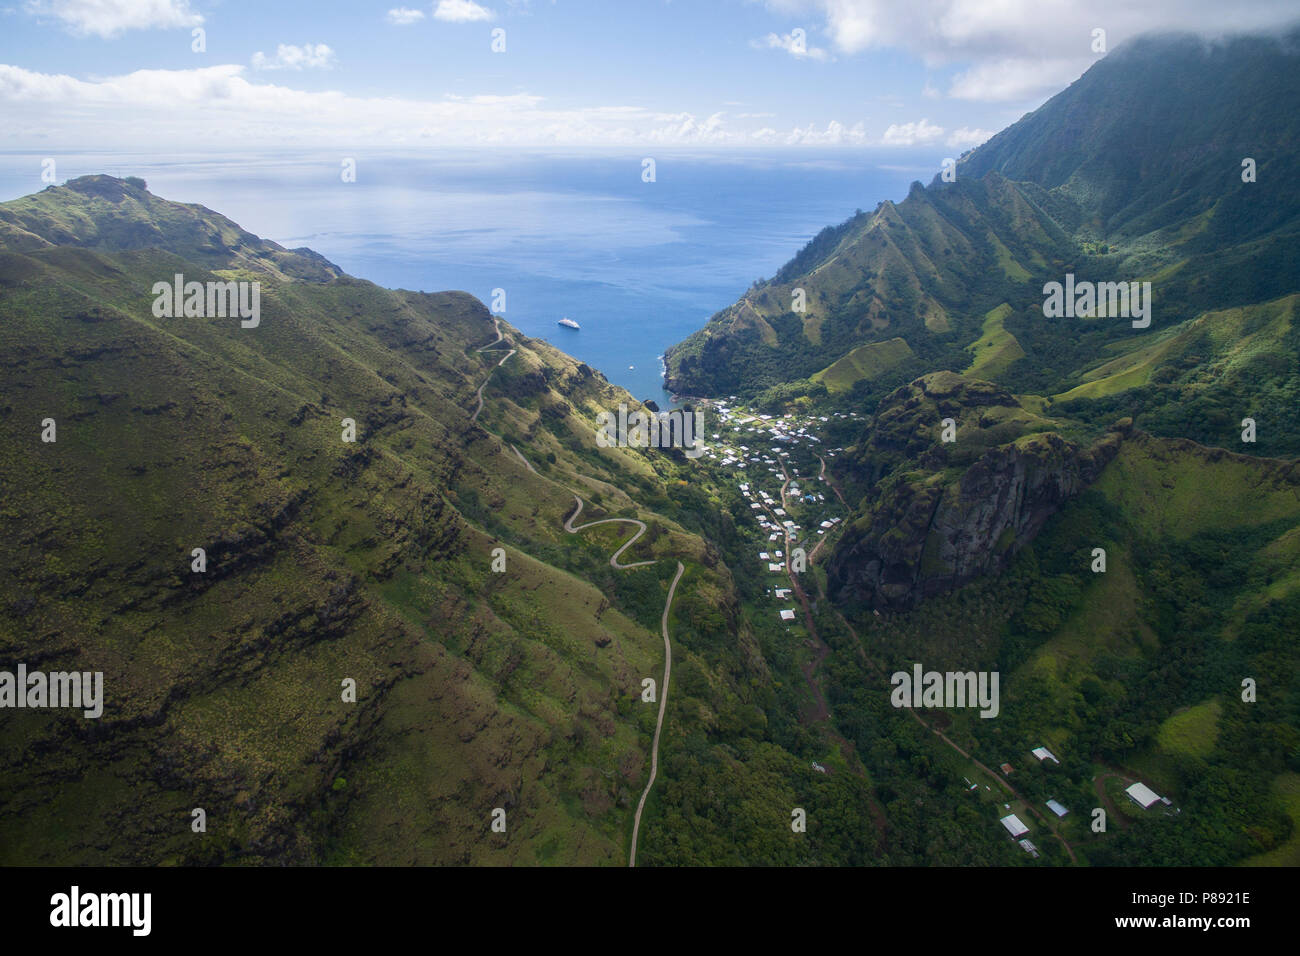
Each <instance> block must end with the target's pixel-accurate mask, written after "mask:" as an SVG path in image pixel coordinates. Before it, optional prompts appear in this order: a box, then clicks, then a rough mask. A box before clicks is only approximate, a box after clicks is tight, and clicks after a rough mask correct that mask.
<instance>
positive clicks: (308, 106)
mask: <svg viewBox="0 0 1300 956" xmlns="http://www.w3.org/2000/svg"><path fill="white" fill-rule="evenodd" d="M1296 19H1297V7H1296V3H1295V0H1236V2H1233V3H1224V2H1222V0H1178V2H1173V0H1143V2H1141V3H1134V2H1133V0H1091V2H1088V3H1073V2H1066V0H675V2H670V0H435V2H433V3H424V4H416V3H414V2H404V3H398V4H394V3H392V2H387V3H383V2H381V3H363V2H347V3H335V2H329V3H325V2H319V0H310V2H297V0H287V2H274V3H269V2H266V0H259V2H256V3H254V2H245V0H0V130H2V131H3V132H0V149H11V150H13V149H30V150H47V149H48V150H54V149H143V150H163V151H168V150H171V151H177V152H183V151H189V150H194V149H199V150H209V149H250V148H252V149H259V148H279V147H288V148H293V147H313V148H314V147H318V146H319V147H327V148H345V149H346V148H349V147H353V148H356V147H362V146H365V147H370V148H375V147H393V148H402V147H411V148H418V147H424V146H429V145H433V146H464V147H475V148H478V147H485V146H492V147H500V148H507V149H508V148H523V147H528V148H535V147H555V148H563V149H577V150H595V149H601V148H620V149H626V148H628V147H637V148H645V149H650V148H654V147H661V148H670V147H671V148H679V147H680V148H689V147H697V146H702V147H708V148H711V149H727V148H737V147H739V148H746V149H754V148H760V149H761V148H764V147H801V146H814V147H819V148H825V147H838V146H845V147H853V146H859V147H861V146H870V147H881V148H890V147H899V148H906V147H918V146H924V147H929V148H942V149H945V150H950V151H951V153H952V155H954V156H956V155H959V154H960V153H961V152H962V151H964V150H966V149H969V148H971V147H974V146H976V145H978V144H979V143H980V142H982V141H984V140H985V139H987V138H988V137H989V136H990V135H991V134H992V133H994V132H996V131H997V130H1000V129H1003V128H1004V127H1006V126H1008V125H1010V124H1011V123H1013V122H1014V121H1015V120H1016V119H1018V118H1019V117H1020V116H1022V115H1024V114H1025V113H1026V112H1029V111H1030V110H1032V109H1034V108H1036V107H1037V106H1039V105H1041V104H1042V103H1043V102H1044V101H1045V100H1046V99H1047V98H1048V97H1050V96H1051V95H1052V94H1053V93H1055V92H1057V91H1058V90H1060V89H1062V88H1064V87H1065V86H1066V85H1068V84H1069V83H1070V82H1071V81H1073V80H1074V79H1076V78H1077V77H1078V76H1080V75H1081V74H1082V73H1083V72H1084V71H1085V70H1086V69H1087V68H1088V67H1089V66H1090V65H1092V64H1093V63H1094V62H1096V61H1097V60H1098V59H1099V58H1100V57H1102V56H1104V55H1105V51H1108V50H1110V49H1114V48H1115V46H1116V45H1118V44H1121V43H1122V42H1124V41H1125V40H1127V39H1129V38H1131V37H1132V36H1134V35H1136V34H1139V33H1143V32H1147V31H1152V30H1169V29H1190V30H1196V31H1199V32H1203V33H1206V34H1208V35H1211V36H1213V35H1220V34H1222V33H1223V32H1225V31H1237V30H1241V31H1245V30H1259V29H1271V28H1278V27H1281V26H1285V25H1287V24H1288V23H1291V22H1294V21H1295V20H1296ZM1098 31H1104V34H1099V33H1098ZM1099 41H1100V42H1099Z"/></svg>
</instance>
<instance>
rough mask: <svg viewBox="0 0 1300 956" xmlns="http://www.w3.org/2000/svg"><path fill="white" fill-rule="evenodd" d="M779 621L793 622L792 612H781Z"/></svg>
mask: <svg viewBox="0 0 1300 956" xmlns="http://www.w3.org/2000/svg"><path fill="white" fill-rule="evenodd" d="M781 620H783V621H793V620H794V611H791V610H788V609H787V610H784V611H782V612H781Z"/></svg>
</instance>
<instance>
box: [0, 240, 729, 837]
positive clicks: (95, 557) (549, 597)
mask: <svg viewBox="0 0 1300 956" xmlns="http://www.w3.org/2000/svg"><path fill="white" fill-rule="evenodd" d="M29 245H30V246H32V248H30V249H29V251H28V252H27V253H26V254H16V253H12V252H0V279H2V280H3V291H0V304H2V306H3V312H4V314H5V315H6V316H7V320H6V322H5V323H4V324H3V326H2V327H0V345H3V348H4V355H5V356H6V358H5V360H4V363H3V366H2V367H0V374H2V375H3V381H4V383H5V388H4V395H5V399H4V404H3V407H0V432H3V435H4V441H3V448H4V449H5V451H4V453H3V455H2V456H0V481H3V486H4V487H5V489H6V497H5V502H4V505H3V510H2V511H0V525H2V526H3V530H4V533H5V535H6V538H7V540H8V541H10V542H11V546H10V547H9V548H7V549H6V551H5V555H4V558H3V565H4V571H5V573H4V576H3V582H4V583H3V584H2V585H0V606H4V607H6V608H8V609H9V611H10V613H9V614H7V615H6V616H5V618H4V619H3V624H2V625H0V646H2V647H3V650H4V657H5V659H6V660H7V661H8V660H13V661H18V660H25V661H27V662H28V663H29V665H31V666H36V664H37V663H38V662H42V663H44V664H45V665H46V666H47V667H48V668H49V669H55V668H59V667H65V666H76V667H78V668H79V669H87V670H103V671H104V672H105V682H106V697H107V704H106V710H105V716H104V718H103V719H102V720H101V721H100V722H99V724H98V725H97V729H98V731H99V733H98V734H96V735H93V736H85V735H81V734H77V733H76V731H77V729H78V727H79V723H78V721H77V720H74V719H71V718H68V717H66V716H64V715H61V714H50V713H40V712H30V711H28V712H22V713H19V714H15V715H14V716H13V718H12V719H8V720H7V722H6V724H5V727H4V733H3V736H2V737H0V749H2V751H3V755H4V759H5V761H6V765H7V766H10V767H11V768H15V772H14V773H13V774H7V775H6V777H5V784H4V786H3V788H2V789H0V803H3V805H4V807H5V812H4V814H3V816H2V817H0V831H2V832H3V834H4V838H3V839H0V846H3V847H4V851H3V857H4V860H5V862H11V863H12V862H80V863H96V862H97V863H107V862H119V863H120V862H137V863H156V862H165V861H181V862H198V861H202V860H226V861H232V860H243V859H248V860H275V861H281V862H292V861H303V860H311V859H321V858H322V856H321V854H322V853H325V854H328V856H327V857H325V858H328V859H333V860H348V861H369V862H422V863H438V862H442V863H448V862H465V861H471V862H480V861H489V860H495V861H503V862H504V861H519V862H556V863H561V862H584V863H597V862H608V863H620V862H622V861H623V860H624V859H625V858H626V840H627V830H628V828H629V826H630V823H629V821H630V808H631V805H632V804H633V803H634V794H635V793H636V792H638V791H639V788H640V786H641V785H642V784H643V782H644V777H645V773H646V771H647V767H646V766H645V764H646V761H645V757H644V755H645V753H646V752H647V750H648V742H649V730H650V728H651V726H652V722H653V715H652V713H651V711H652V710H653V708H650V707H648V706H643V705H640V704H639V686H640V678H641V677H642V676H645V675H646V674H654V673H657V672H658V670H659V668H660V667H661V666H662V662H661V658H662V642H661V640H660V638H659V635H658V612H659V610H660V609H661V607H662V595H663V593H664V588H665V586H666V581H662V580H659V578H661V577H662V576H663V573H664V572H663V570H662V569H661V568H659V567H656V568H652V569H645V570H640V571H635V572H627V575H626V576H625V577H623V578H619V579H617V580H614V578H613V572H611V571H610V570H609V569H608V566H607V564H606V560H607V557H608V554H609V552H610V551H611V550H613V548H614V547H615V546H616V545H617V543H618V541H619V540H621V539H619V538H618V537H617V533H616V532H610V533H608V534H606V533H604V529H599V531H600V533H595V532H593V533H589V534H588V535H586V536H584V537H583V539H582V540H580V541H578V542H577V543H576V546H575V541H574V539H573V538H572V536H568V535H566V534H565V533H564V532H563V530H562V528H561V524H562V521H563V518H564V516H565V515H566V514H567V512H568V511H569V510H570V509H571V507H572V493H571V492H570V491H569V490H568V487H566V486H567V485H568V484H570V483H572V481H571V479H572V477H573V476H574V475H576V474H577V473H579V472H581V473H583V474H584V475H591V476H593V477H592V479H590V481H589V484H591V485H592V486H591V492H590V493H591V494H592V495H593V499H592V500H593V501H595V502H597V504H596V505H594V506H593V509H592V514H593V517H599V516H601V508H600V507H599V502H600V501H602V500H603V501H604V503H605V504H606V505H607V506H609V507H612V508H618V509H620V510H623V511H627V510H629V509H630V508H631V507H632V506H631V500H630V499H629V498H628V497H627V496H626V494H623V493H622V492H620V491H618V490H616V489H617V488H618V487H620V486H626V485H628V484H629V483H630V482H632V481H634V480H640V481H648V482H654V481H657V480H658V479H657V478H655V473H654V472H653V471H651V470H649V469H648V468H646V466H645V463H644V461H643V460H641V459H640V458H639V456H634V455H631V454H629V453H627V452H625V451H622V450H617V449H613V450H604V451H600V452H597V451H594V450H591V446H592V444H593V443H592V442H591V436H590V425H589V422H590V421H591V420H592V419H591V416H590V414H589V411H590V409H592V408H594V407H596V406H597V405H602V406H608V405H609V404H611V403H612V404H617V400H618V399H619V398H622V399H624V400H629V399H628V398H627V396H626V395H623V394H622V393H618V392H617V391H616V390H614V389H612V388H611V387H610V386H609V385H608V384H607V383H604V382H603V380H602V379H599V378H596V377H594V376H592V375H591V373H590V370H584V369H583V368H582V367H580V366H579V364H578V363H576V362H573V361H572V360H570V359H567V358H564V357H561V356H559V353H556V352H554V351H553V350H550V349H549V348H548V347H545V346H543V345H541V344H540V343H538V344H536V347H535V348H533V347H529V345H528V344H526V343H521V345H522V347H521V351H520V354H519V355H517V356H515V358H513V359H512V360H511V363H514V364H513V365H511V366H509V367H510V368H511V373H510V374H507V375H505V376H502V381H501V382H497V381H496V380H495V379H494V381H493V383H492V384H490V385H489V387H488V390H487V394H488V398H489V403H490V407H491V406H499V405H501V404H502V403H501V402H500V401H498V400H494V396H493V390H494V389H496V388H498V387H505V388H508V389H511V394H513V395H514V396H515V402H514V403H513V407H512V406H511V405H510V404H509V403H507V404H506V407H507V408H510V409H511V410H510V411H509V412H508V413H507V414H509V416H510V417H511V420H512V421H515V422H527V423H528V424H526V425H522V426H519V427H522V429H523V431H524V432H526V433H528V432H531V434H532V437H533V438H535V439H536V446H537V447H536V448H533V447H530V448H529V453H530V454H542V453H544V451H545V450H546V449H551V453H552V454H554V455H555V456H556V461H555V463H554V464H552V463H550V462H549V461H546V460H541V461H540V465H541V468H540V469H539V470H540V471H542V472H543V474H534V473H532V472H531V471H529V470H528V469H527V468H525V467H524V466H523V465H522V464H521V463H520V462H519V460H518V459H517V458H516V457H515V456H514V455H513V453H512V452H511V451H510V450H509V449H507V448H504V447H503V446H502V445H501V444H500V443H499V442H498V441H496V440H495V439H494V438H491V437H490V436H489V435H488V434H487V433H485V432H484V431H482V430H481V429H478V428H476V427H475V426H474V425H472V424H471V423H470V422H469V414H468V412H469V410H470V409H472V408H473V406H474V394H473V393H474V389H475V388H476V387H477V385H478V384H479V383H480V382H481V381H482V380H483V379H484V378H485V377H486V376H487V374H488V371H489V370H490V368H491V366H493V365H495V364H496V362H497V360H498V356H494V355H493V354H492V353H491V352H489V353H484V354H479V353H477V352H476V351H475V349H476V348H477V347H478V346H480V345H483V344H486V343H488V342H490V341H491V338H492V324H491V321H490V319H489V316H488V315H487V313H486V310H484V309H483V307H482V306H481V305H480V304H479V303H477V302H475V301H474V300H472V299H471V298H469V297H468V296H464V295H460V294H441V295H422V294H416V293H402V292H390V291H387V290H382V289H378V288H377V287H374V286H372V285H370V284H369V283H364V282H357V281H354V280H348V279H339V280H334V281H330V282H328V283H307V282H300V281H287V280H285V279H283V278H282V274H281V272H280V271H279V270H278V269H272V270H265V271H259V272H257V273H251V272H250V273H239V272H232V273H228V274H234V275H240V274H243V275H246V276H248V277H255V278H258V279H259V280H260V281H262V283H263V298H262V313H263V314H262V324H261V325H260V327H259V328H257V329H241V328H239V326H238V323H237V321H235V320H205V319H188V320H187V319H173V320H167V319H155V318H154V317H153V316H152V315H151V314H150V312H149V302H150V297H149V295H148V290H149V288H150V286H151V284H152V281H154V279H155V277H157V276H159V275H161V276H170V275H171V274H172V272H173V271H182V272H184V273H185V274H186V275H187V278H199V279H202V278H203V275H202V270H201V269H200V268H199V267H197V266H196V264H195V263H193V262H187V261H185V260H183V259H179V258H177V257H175V256H173V255H169V254H166V253H161V252H158V251H156V250H154V249H151V248H147V247H146V248H141V249H135V250H118V251H108V250H106V249H103V248H100V249H95V250H92V249H76V248H69V247H66V246H49V245H48V244H47V245H45V246H41V245H40V244H39V243H29ZM516 337H517V336H516ZM502 371H505V370H504V369H503V370H502ZM511 374H513V375H514V376H515V377H514V378H513V379H512V378H511V377H510V375H511ZM492 414H494V412H485V418H487V417H489V416H490V415H492ZM47 416H51V417H54V418H56V419H57V421H58V429H59V431H58V441H57V442H56V443H55V444H42V443H41V442H40V439H39V434H40V423H41V420H42V419H43V418H45V417H47ZM344 417H352V418H354V419H355V420H356V422H357V427H358V432H359V439H358V442H357V443H356V444H355V445H348V444H344V443H343V442H342V441H341V440H340V421H341V419H342V418H344ZM543 420H545V421H544V422H543ZM521 437H522V436H521ZM548 471H549V472H551V473H553V476H554V477H551V476H548V474H546V472H548ZM638 476H639V477H638ZM593 483H594V484H593ZM596 496H599V497H596ZM640 516H641V517H643V518H644V519H646V520H647V521H650V522H653V527H652V530H653V534H652V536H651V537H652V538H653V539H654V540H653V541H652V543H641V544H638V546H637V549H636V550H634V552H632V553H631V554H630V557H632V558H634V559H636V558H645V557H650V556H659V555H662V556H667V555H669V554H672V555H674V556H679V555H680V556H682V557H684V558H685V559H686V561H687V562H688V565H689V567H690V569H691V570H690V571H689V573H688V578H687V580H686V582H684V583H685V584H686V585H689V584H690V583H691V582H692V581H693V580H694V581H703V582H706V583H707V582H709V581H715V582H718V585H720V586H721V588H722V592H723V593H722V597H723V603H725V581H723V580H721V579H719V577H718V572H716V571H711V570H709V569H708V568H704V567H702V566H701V564H700V563H699V559H700V557H701V556H702V555H703V552H704V547H703V543H702V542H701V541H700V540H699V539H698V538H695V537H694V536H691V535H688V534H686V533H685V532H683V531H682V530H681V529H680V528H677V527H676V526H675V525H673V524H672V523H671V522H664V521H662V520H661V519H657V518H656V516H654V515H653V514H649V513H646V512H641V513H640ZM565 539H567V540H565ZM561 542H563V544H562V545H561ZM497 545H503V546H505V547H506V548H507V551H508V573H506V574H502V575H495V574H491V573H490V572H489V571H488V566H489V562H490V559H491V556H490V552H491V549H492V548H493V547H495V546H497ZM200 546H201V547H205V548H206V549H207V554H208V562H209V566H208V571H207V573H206V574H205V575H202V576H200V575H197V574H192V573H191V572H190V569H189V562H190V556H189V555H190V549H191V548H193V547H200ZM530 555H531V557H530ZM663 564H664V567H667V568H668V569H669V570H671V566H669V565H667V564H666V563H663ZM602 591H604V592H607V593H612V594H614V596H615V602H616V603H615V604H614V605H611V602H610V599H609V597H608V596H607V593H602ZM741 642H742V643H743V642H744V637H743V635H742V637H741ZM345 677H351V678H354V679H355V680H356V681H357V683H358V688H359V692H358V698H359V700H358V703H357V704H356V705H348V704H345V703H343V702H342V701H341V700H340V693H339V687H340V681H341V680H342V679H343V678H345ZM718 679H719V682H720V683H721V684H723V685H724V686H725V685H726V680H725V679H724V678H722V677H719V678H718ZM634 700H635V701H637V705H636V706H633V705H632V703H631V702H632V701H634ZM195 806H201V807H204V808H205V809H206V810H207V813H208V833H207V835H206V836H198V835H194V834H191V833H190V831H189V810H190V809H191V808H192V807H195ZM495 806H504V807H506V808H507V810H508V811H509V814H510V818H509V819H510V829H509V835H508V838H497V839H496V840H495V841H494V840H493V838H492V837H490V836H489V834H488V819H489V817H488V814H489V812H490V810H491V809H492V808H493V807H495ZM558 832H564V833H566V834H569V835H570V838H569V839H566V840H564V841H557V840H556V839H555V834H556V833H558ZM109 834H112V836H109Z"/></svg>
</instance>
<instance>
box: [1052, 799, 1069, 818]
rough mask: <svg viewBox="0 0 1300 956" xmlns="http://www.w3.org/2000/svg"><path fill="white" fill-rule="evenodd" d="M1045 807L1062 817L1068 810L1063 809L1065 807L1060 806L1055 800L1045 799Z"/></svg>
mask: <svg viewBox="0 0 1300 956" xmlns="http://www.w3.org/2000/svg"><path fill="white" fill-rule="evenodd" d="M1047 809H1049V810H1051V811H1052V812H1053V813H1055V814H1056V815H1057V816H1058V817H1063V816H1065V815H1066V814H1067V813H1069V812H1070V811H1069V810H1067V809H1065V807H1063V806H1061V805H1060V804H1059V803H1057V802H1056V801H1055V800H1048V801H1047Z"/></svg>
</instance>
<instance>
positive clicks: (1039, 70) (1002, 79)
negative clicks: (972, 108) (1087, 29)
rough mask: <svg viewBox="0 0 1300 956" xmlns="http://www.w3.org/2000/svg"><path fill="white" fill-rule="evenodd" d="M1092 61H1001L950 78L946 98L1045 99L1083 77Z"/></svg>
mask: <svg viewBox="0 0 1300 956" xmlns="http://www.w3.org/2000/svg"><path fill="white" fill-rule="evenodd" d="M1094 60H1095V58H1087V57H1085V58H1074V59H1063V60H1034V59H1000V60H994V61H992V62H989V63H981V64H979V65H978V66H975V67H972V68H971V69H969V70H966V71H965V72H964V73H960V74H958V75H957V76H955V77H953V79H952V84H951V85H950V86H949V87H948V95H949V96H951V97H954V98H956V99H959V100H990V101H998V100H1026V99H1032V98H1034V97H1043V96H1048V95H1050V94H1052V93H1055V92H1056V91H1057V90H1059V89H1062V88H1063V87H1065V86H1068V85H1069V84H1070V83H1072V82H1074V81H1075V80H1077V79H1078V78H1079V77H1080V76H1082V75H1083V73H1084V71H1085V70H1087V69H1088V67H1090V66H1091V65H1092V64H1093V62H1094Z"/></svg>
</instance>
